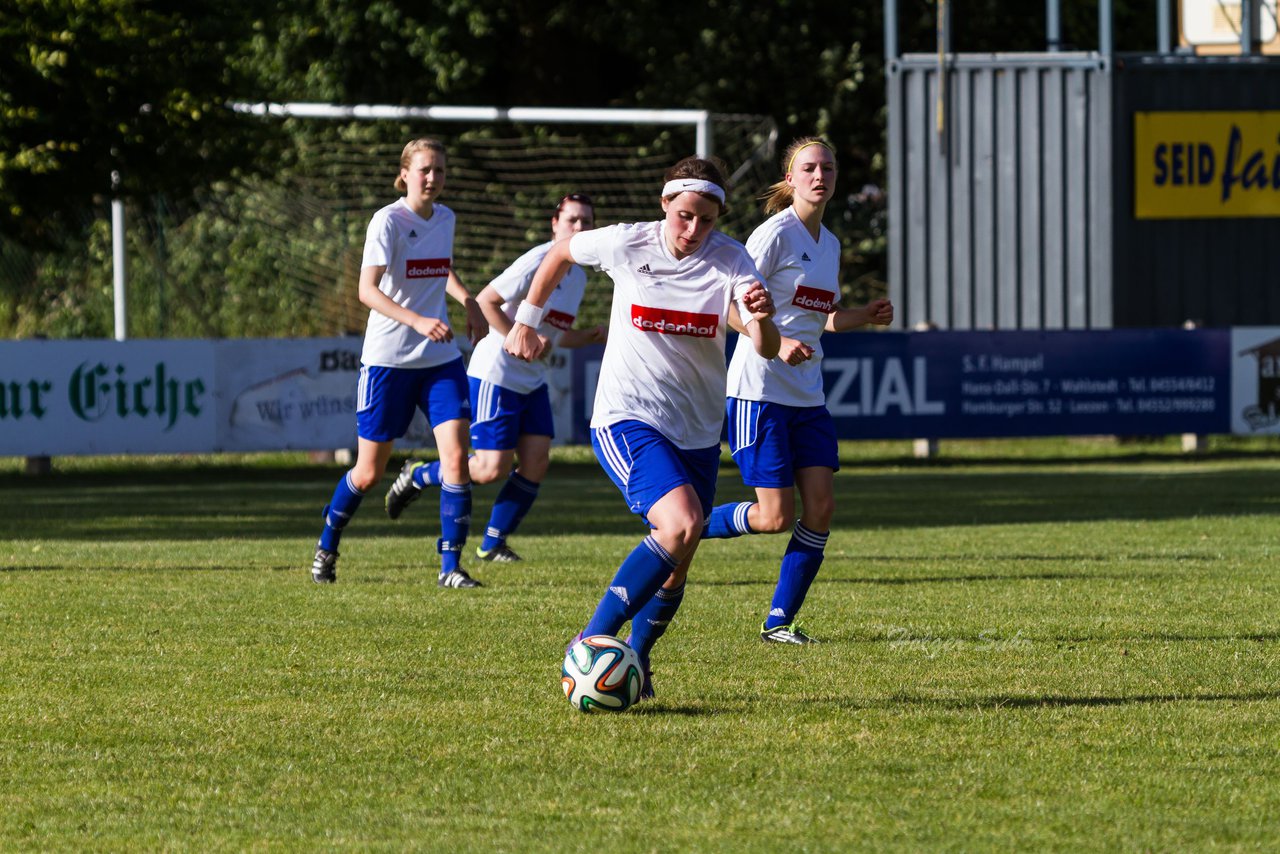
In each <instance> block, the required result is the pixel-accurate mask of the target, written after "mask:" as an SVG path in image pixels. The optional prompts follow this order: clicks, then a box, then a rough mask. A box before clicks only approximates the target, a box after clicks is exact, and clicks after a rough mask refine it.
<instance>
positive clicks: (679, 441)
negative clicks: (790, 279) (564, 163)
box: [569, 220, 760, 450]
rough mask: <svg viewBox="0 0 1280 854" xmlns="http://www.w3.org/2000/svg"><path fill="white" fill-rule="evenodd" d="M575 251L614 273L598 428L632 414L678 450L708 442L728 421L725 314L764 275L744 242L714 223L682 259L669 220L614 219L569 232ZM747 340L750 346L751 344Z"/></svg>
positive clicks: (745, 316)
mask: <svg viewBox="0 0 1280 854" xmlns="http://www.w3.org/2000/svg"><path fill="white" fill-rule="evenodd" d="M570 241H571V242H570V243H569V254H570V255H572V256H573V260H574V261H576V262H578V263H579V264H586V265H589V266H592V267H596V268H598V269H600V270H603V271H604V272H606V273H608V274H609V278H611V279H613V283H614V289H613V308H612V310H611V313H610V322H609V342H608V344H606V345H605V350H604V361H603V363H602V364H601V365H600V378H599V382H598V384H597V386H596V398H595V404H594V407H593V411H592V415H591V426H592V427H607V426H608V425H610V424H616V423H617V422H619V421H626V420H630V419H635V420H637V421H641V422H643V423H645V424H648V425H649V426H650V427H653V428H654V429H655V430H657V431H658V432H659V433H661V434H662V435H663V436H666V437H667V438H668V439H670V440H671V441H672V442H673V443H674V444H675V445H676V447H678V448H683V449H685V450H694V449H699V448H709V447H711V446H713V445H716V444H718V443H719V441H720V428H721V426H722V425H723V423H724V397H725V384H724V383H725V364H724V345H725V333H726V320H725V319H726V317H727V316H728V312H729V311H730V310H732V304H733V303H735V302H736V303H737V307H738V312H739V317H740V318H741V319H742V321H743V323H744V324H745V323H748V322H750V320H751V313H750V312H748V311H747V309H746V306H745V305H743V304H742V296H743V294H744V293H745V292H746V291H747V289H748V288H749V287H751V285H752V284H753V283H754V282H757V281H759V280H760V275H759V273H757V272H756V269H755V265H754V264H752V263H751V258H750V257H749V256H748V255H747V252H746V249H745V248H744V247H743V245H742V244H741V243H739V242H737V241H736V240H734V239H733V238H731V237H728V236H726V235H724V234H721V233H720V232H718V231H712V232H711V234H710V235H708V236H707V239H706V240H705V241H703V244H702V245H701V246H699V247H698V251H697V252H694V253H693V254H692V255H689V256H688V257H686V258H682V259H680V260H676V258H675V256H674V255H672V254H671V252H670V250H669V249H668V248H667V242H666V240H665V238H664V237H663V221H661V220H659V221H657V222H641V223H634V224H626V225H611V226H608V227H606V228H598V229H595V230H594V231H583V232H579V233H578V234H575V235H574V236H573V237H572V238H570ZM748 346H750V345H748Z"/></svg>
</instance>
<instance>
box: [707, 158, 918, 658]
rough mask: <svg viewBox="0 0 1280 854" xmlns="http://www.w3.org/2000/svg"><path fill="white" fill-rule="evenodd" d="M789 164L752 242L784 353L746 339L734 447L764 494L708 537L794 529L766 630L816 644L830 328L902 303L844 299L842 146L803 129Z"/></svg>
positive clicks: (717, 523)
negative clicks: (832, 213)
mask: <svg viewBox="0 0 1280 854" xmlns="http://www.w3.org/2000/svg"><path fill="white" fill-rule="evenodd" d="M782 162H783V164H784V170H783V172H784V174H783V178H782V180H781V181H779V182H778V183H776V184H774V185H773V186H772V187H770V189H769V191H768V192H767V193H766V194H765V197H764V198H765V213H768V214H772V216H771V217H770V218H769V219H767V220H765V221H764V222H763V223H761V225H760V226H759V227H758V228H757V229H756V230H755V231H754V232H752V234H751V237H750V238H748V240H747V251H748V252H750V253H751V257H752V259H753V260H754V261H755V263H756V266H757V267H758V268H759V270H760V272H761V273H762V274H763V275H764V277H765V281H766V282H767V283H768V285H769V291H770V293H772V294H773V298H774V301H775V303H776V305H777V307H778V313H777V315H776V323H777V325H778V329H779V331H780V333H781V335H782V344H781V348H780V350H779V353H778V356H779V358H777V359H774V360H767V359H762V358H760V357H759V356H758V355H756V354H755V353H754V352H752V348H750V347H738V348H736V349H735V350H734V353H733V360H732V361H731V362H730V364H729V380H728V388H729V398H728V401H727V406H726V408H727V411H728V420H729V450H730V451H731V452H732V453H733V459H734V462H736V463H737V464H738V467H739V469H740V470H741V471H742V480H743V482H744V483H745V484H746V485H747V486H751V487H754V488H755V491H756V500H755V501H754V502H742V503H735V504H722V505H720V506H719V507H716V508H715V510H714V511H712V513H711V519H710V522H709V524H708V526H707V533H706V534H705V535H704V536H706V537H708V538H724V537H737V536H741V535H742V534H774V533H780V532H783V531H788V530H790V531H792V534H791V540H790V542H789V543H788V544H787V549H786V552H785V553H784V554H783V557H782V567H781V570H780V572H779V576H778V584H777V587H776V588H775V590H774V595H773V601H772V603H771V605H770V609H769V613H768V616H766V618H765V621H764V623H763V624H762V625H761V627H760V637H761V638H762V639H763V640H765V641H770V642H774V643H791V644H804V643H811V642H812V641H813V640H814V639H813V638H812V637H810V636H809V635H808V634H807V633H806V632H805V631H804V630H803V629H802V628H801V627H800V625H799V624H798V623H797V621H796V614H797V613H798V612H799V610H800V606H801V605H803V604H804V600H805V596H806V594H807V593H808V591H809V586H810V585H811V584H812V583H813V579H814V577H815V576H816V575H817V574H818V568H819V567H820V566H821V565H822V558H823V553H824V550H825V548H826V544H827V537H828V535H829V533H830V530H831V517H832V514H833V513H834V512H835V495H834V493H835V472H836V471H837V470H839V468H840V463H839V456H838V453H837V446H836V432H835V424H834V422H833V421H832V418H831V413H830V412H828V411H827V407H826V397H825V395H824V394H823V389H822V343H821V341H820V338H821V336H822V333H823V332H824V331H825V332H844V331H846V330H849V329H856V328H857V327H859V326H865V325H867V324H876V325H879V326H885V325H888V324H889V323H892V322H893V305H892V304H891V303H890V302H889V301H888V300H886V299H878V300H873V301H872V302H870V303H868V304H867V305H865V306H861V307H859V308H843V309H842V308H839V307H838V306H839V302H840V241H838V240H837V239H836V237H835V235H833V234H832V233H831V232H830V231H828V230H827V229H826V227H825V226H823V224H822V215H823V213H824V212H825V211H826V208H827V202H828V201H829V200H830V199H831V196H832V194H833V193H834V192H835V185H836V156H835V152H834V151H832V149H831V147H830V146H829V145H828V144H827V143H826V142H824V141H823V140H821V139H819V138H817V137H803V138H801V139H797V140H796V141H795V142H793V143H791V145H790V146H788V147H787V150H786V152H785V153H784V154H783V160H782ZM797 488H798V489H799V491H800V503H801V507H802V511H801V516H800V521H799V522H796V521H795V512H796V511H795V492H796V489H797ZM793 523H794V525H795V527H794V529H793V528H792V524H793Z"/></svg>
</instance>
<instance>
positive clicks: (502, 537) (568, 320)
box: [386, 193, 605, 563]
mask: <svg viewBox="0 0 1280 854" xmlns="http://www.w3.org/2000/svg"><path fill="white" fill-rule="evenodd" d="M595 217H596V212H595V205H594V204H593V203H592V201H591V197H590V196H588V195H586V194H585V193H570V194H569V195H567V196H565V197H564V198H562V199H561V200H560V203H559V204H558V205H556V210H555V213H554V214H553V215H552V217H551V237H552V239H551V240H549V241H547V242H546V243H542V244H539V245H538V246H535V247H534V248H532V249H530V250H529V251H528V252H526V253H524V254H523V255H521V256H520V257H519V258H517V259H516V260H515V262H514V263H512V265H511V266H510V267H508V268H507V269H506V270H504V271H503V272H502V273H500V274H499V275H498V277H497V278H495V279H494V280H493V281H492V282H490V283H489V284H488V285H487V286H485V288H484V290H482V291H481V292H480V293H479V295H478V296H477V297H476V302H478V303H479V304H480V308H481V310H482V311H483V312H484V316H485V319H486V320H488V321H489V334H488V336H486V337H485V339H484V340H483V341H481V342H480V343H479V344H477V345H476V349H475V350H474V351H473V352H472V354H471V361H470V363H469V364H468V365H467V378H468V381H469V382H470V383H471V411H472V418H471V447H472V448H474V449H475V453H474V454H473V455H472V456H471V458H470V459H469V460H468V464H469V470H470V473H471V482H472V483H493V482H494V481H495V480H498V479H500V478H506V482H505V483H504V484H503V486H502V489H501V491H499V493H498V497H497V499H496V500H495V501H494V504H493V509H492V511H490V513H489V524H488V525H487V526H485V531H484V539H483V540H482V541H481V543H480V545H479V546H477V547H476V557H478V558H480V559H481V560H484V561H492V562H498V563H511V562H514V561H518V560H520V559H521V558H520V555H518V554H516V552H515V550H514V549H512V548H511V546H509V545H508V544H507V538H508V537H509V536H510V535H511V534H512V533H514V532H515V530H516V528H517V527H518V526H519V525H520V522H521V521H522V520H523V519H524V517H525V515H526V514H527V513H528V512H529V510H530V508H531V507H533V503H534V501H535V500H536V499H537V497H538V491H539V488H540V486H541V484H542V480H543V478H544V477H546V474H547V467H548V465H549V463H550V451H551V440H552V438H553V437H554V435H555V429H554V425H553V423H552V415H551V397H550V394H549V392H548V390H547V366H546V362H545V361H544V360H543V359H538V360H536V361H533V362H525V361H521V360H520V359H517V358H515V357H514V356H511V355H510V354H508V353H507V352H505V351H504V350H503V349H502V345H503V342H504V340H505V339H506V335H507V332H508V331H509V330H510V329H511V324H512V322H513V321H514V319H515V313H516V311H517V310H518V307H519V305H520V304H521V303H522V302H523V301H524V297H525V295H526V294H528V292H529V286H530V285H531V284H532V282H533V275H534V273H535V272H537V270H538V265H539V264H540V263H541V262H542V259H543V257H544V256H545V255H546V254H547V252H548V251H549V250H550V249H551V247H552V246H553V245H555V241H558V240H566V239H568V238H569V237H572V236H573V235H575V234H577V233H578V232H580V231H586V230H589V229H591V228H592V227H593V226H594V225H595ZM586 287H587V275H586V273H584V272H583V271H582V268H581V267H576V266H575V267H573V268H571V269H570V270H569V272H568V274H567V275H566V276H565V277H564V279H563V280H562V281H561V282H560V285H559V286H558V287H557V288H556V289H555V291H554V292H553V293H552V294H551V297H550V298H549V299H548V301H547V303H546V306H545V308H546V312H545V314H544V316H543V318H542V323H541V325H540V326H539V327H538V336H539V337H540V338H543V339H545V341H546V343H547V345H548V347H550V346H555V347H561V348H571V347H582V346H585V345H587V344H598V343H601V342H603V341H604V340H605V328H604V327H603V326H596V327H592V328H590V329H574V328H573V321H574V318H575V317H576V316H577V313H578V306H579V304H580V303H581V302H582V297H583V294H584V293H585V291H586ZM543 355H544V356H545V355H546V353H545V352H544V354H543ZM517 456H518V457H519V467H518V468H516V469H514V470H513V469H512V464H513V463H514V462H515V460H516V457H517ZM439 485H440V462H439V461H434V462H423V461H420V460H408V461H407V462H405V464H404V466H403V468H401V469H400V475H399V477H397V478H396V480H395V483H393V484H392V485H391V489H390V490H389V491H388V492H387V498H386V508H387V515H388V516H390V517H391V518H392V519H396V518H399V516H400V514H401V513H403V512H404V508H405V507H407V506H408V505H409V504H410V502H412V501H415V500H416V499H417V498H418V496H419V495H421V494H422V488H423V487H424V486H439Z"/></svg>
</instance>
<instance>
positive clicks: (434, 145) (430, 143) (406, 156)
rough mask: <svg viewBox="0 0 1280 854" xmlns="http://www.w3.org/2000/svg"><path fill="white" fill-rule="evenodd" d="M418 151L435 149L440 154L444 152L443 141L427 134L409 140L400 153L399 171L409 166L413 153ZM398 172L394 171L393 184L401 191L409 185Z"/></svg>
mask: <svg viewBox="0 0 1280 854" xmlns="http://www.w3.org/2000/svg"><path fill="white" fill-rule="evenodd" d="M419 151H435V152H438V153H440V154H444V153H445V152H444V143H443V142H441V141H440V140H438V139H432V138H431V137H429V136H424V137H421V138H419V139H413V140H410V141H409V144H408V145H406V146H405V147H404V151H403V152H402V153H401V154H400V172H403V171H404V170H405V169H408V168H409V164H410V163H412V162H413V155H415V154H417V153H418V152H419ZM400 172H396V184H395V186H396V189H397V190H398V191H400V192H401V193H403V192H405V191H406V190H408V189H409V187H408V186H407V185H406V184H405V182H404V179H403V178H401V177H400Z"/></svg>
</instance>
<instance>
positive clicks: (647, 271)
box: [636, 264, 653, 276]
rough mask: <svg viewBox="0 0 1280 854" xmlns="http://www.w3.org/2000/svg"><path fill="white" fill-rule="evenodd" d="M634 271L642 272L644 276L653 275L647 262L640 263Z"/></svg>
mask: <svg viewBox="0 0 1280 854" xmlns="http://www.w3.org/2000/svg"><path fill="white" fill-rule="evenodd" d="M636 272H637V273H644V274H645V275H646V276H652V275H653V271H652V270H650V269H649V265H648V264H641V265H640V266H639V267H637V268H636Z"/></svg>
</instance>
